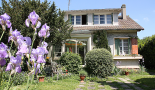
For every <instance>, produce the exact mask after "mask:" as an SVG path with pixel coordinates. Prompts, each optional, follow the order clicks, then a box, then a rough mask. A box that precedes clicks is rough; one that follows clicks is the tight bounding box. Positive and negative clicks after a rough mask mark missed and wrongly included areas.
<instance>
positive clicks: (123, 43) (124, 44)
mask: <svg viewBox="0 0 155 90" xmlns="http://www.w3.org/2000/svg"><path fill="white" fill-rule="evenodd" d="M125 54H129V49H128V39H121V40H120V55H125Z"/></svg>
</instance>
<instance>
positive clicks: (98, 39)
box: [93, 30, 111, 52]
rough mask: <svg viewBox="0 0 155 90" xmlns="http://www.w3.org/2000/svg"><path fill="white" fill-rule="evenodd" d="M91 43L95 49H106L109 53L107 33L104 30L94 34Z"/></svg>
mask: <svg viewBox="0 0 155 90" xmlns="http://www.w3.org/2000/svg"><path fill="white" fill-rule="evenodd" d="M93 42H94V43H95V45H96V48H106V49H107V50H108V51H109V52H111V48H110V47H109V46H108V40H107V32H106V31H105V30H102V31H97V32H94V38H93Z"/></svg>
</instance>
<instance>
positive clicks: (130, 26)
mask: <svg viewBox="0 0 155 90" xmlns="http://www.w3.org/2000/svg"><path fill="white" fill-rule="evenodd" d="M73 30H144V28H143V27H141V26H140V25H139V24H138V23H137V22H135V21H134V20H133V19H131V18H130V17H129V16H127V19H122V18H121V16H119V17H118V25H110V26H104V25H98V26H97V25H92V26H87V25H85V26H82V25H81V26H73Z"/></svg>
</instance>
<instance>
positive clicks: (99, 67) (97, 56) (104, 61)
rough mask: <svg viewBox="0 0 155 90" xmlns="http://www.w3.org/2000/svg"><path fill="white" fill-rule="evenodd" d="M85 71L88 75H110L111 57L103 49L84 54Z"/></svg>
mask: <svg viewBox="0 0 155 90" xmlns="http://www.w3.org/2000/svg"><path fill="white" fill-rule="evenodd" d="M85 60H86V70H87V72H88V73H89V74H94V75H96V76H101V77H106V76H109V75H111V72H112V68H113V56H112V54H111V53H110V52H109V51H108V50H107V49H104V48H101V49H93V50H91V51H89V52H88V53H87V54H86V57H85Z"/></svg>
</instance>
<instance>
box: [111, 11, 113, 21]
mask: <svg viewBox="0 0 155 90" xmlns="http://www.w3.org/2000/svg"><path fill="white" fill-rule="evenodd" d="M111 22H112V24H113V13H112V14H111Z"/></svg>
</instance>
